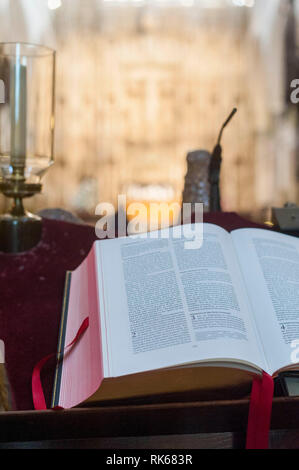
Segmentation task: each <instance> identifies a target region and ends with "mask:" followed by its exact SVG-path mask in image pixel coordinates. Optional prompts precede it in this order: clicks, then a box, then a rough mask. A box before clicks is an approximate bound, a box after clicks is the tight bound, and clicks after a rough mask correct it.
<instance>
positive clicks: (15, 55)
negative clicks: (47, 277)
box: [0, 43, 55, 253]
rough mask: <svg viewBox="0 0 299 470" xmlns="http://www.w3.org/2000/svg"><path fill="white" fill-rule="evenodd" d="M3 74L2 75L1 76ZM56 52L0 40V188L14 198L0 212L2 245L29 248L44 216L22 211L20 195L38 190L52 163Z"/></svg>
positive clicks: (5, 248) (12, 248)
mask: <svg viewBox="0 0 299 470" xmlns="http://www.w3.org/2000/svg"><path fill="white" fill-rule="evenodd" d="M2 76H3V78H2ZM54 78H55V52H54V51H52V50H51V49H48V48H46V47H43V46H35V45H31V44H21V43H4V44H0V79H2V80H3V82H4V84H5V92H6V100H5V103H4V104H3V105H0V118H1V119H0V169H1V175H0V192H2V193H3V194H4V195H5V196H6V197H8V198H11V199H13V204H12V207H11V210H10V212H9V213H7V214H4V215H2V216H1V217H0V251H3V252H6V253H19V252H23V251H27V250H30V249H31V248H33V247H34V246H35V245H36V244H37V243H38V242H39V241H40V239H41V234H42V219H41V218H40V217H38V216H35V215H33V214H31V213H29V212H27V211H25V209H24V206H23V199H25V198H28V197H31V196H33V195H34V194H36V193H38V192H40V191H41V188H42V185H41V183H40V180H41V177H42V176H43V174H44V173H45V171H46V170H47V168H48V167H49V166H50V165H51V164H52V163H53V135H54V84H55V79H54Z"/></svg>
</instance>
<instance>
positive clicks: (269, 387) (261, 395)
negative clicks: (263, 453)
mask: <svg viewBox="0 0 299 470" xmlns="http://www.w3.org/2000/svg"><path fill="white" fill-rule="evenodd" d="M273 393H274V380H273V378H272V377H271V376H270V375H269V374H267V373H266V372H263V376H262V377H261V378H260V377H256V378H255V379H254V380H253V383H252V391H251V398H250V406H249V416H248V426H247V440H246V449H268V447H269V432H270V425H271V412H272V400H273Z"/></svg>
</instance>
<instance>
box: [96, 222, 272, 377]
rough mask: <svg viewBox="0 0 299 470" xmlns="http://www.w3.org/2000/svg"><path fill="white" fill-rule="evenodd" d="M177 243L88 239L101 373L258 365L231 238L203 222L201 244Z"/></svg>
mask: <svg viewBox="0 0 299 470" xmlns="http://www.w3.org/2000/svg"><path fill="white" fill-rule="evenodd" d="M185 241H186V240H184V239H183V238H168V239H167V238H161V237H159V238H157V239H153V238H149V237H148V238H146V239H143V238H140V237H136V236H134V237H128V238H120V239H117V240H105V241H100V242H96V250H97V259H98V262H97V265H98V278H99V298H100V310H101V317H102V322H104V323H105V330H106V333H105V339H104V342H105V348H106V358H107V361H108V364H109V367H108V372H107V374H108V376H119V375H125V374H130V373H137V372H142V371H146V370H152V369H159V368H163V367H172V366H175V365H180V364H185V363H189V362H198V361H212V360H213V361H218V362H219V360H220V361H227V360H228V361H230V360H231V361H244V362H247V363H248V362H249V363H251V364H254V365H256V367H258V368H264V366H265V362H264V357H263V352H262V350H261V348H260V345H259V343H258V340H257V334H256V332H255V329H254V328H255V326H254V323H252V322H251V320H250V318H251V313H250V305H249V301H248V299H247V293H246V290H245V288H244V286H243V285H242V276H241V273H240V270H239V266H238V262H237V259H236V256H235V253H234V249H233V245H232V240H231V236H230V235H229V234H228V233H227V232H226V231H225V230H223V229H222V228H220V227H217V226H215V225H211V224H204V234H203V245H202V247H201V248H198V249H186V248H185V245H184V242H185Z"/></svg>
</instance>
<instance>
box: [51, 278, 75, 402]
mask: <svg viewBox="0 0 299 470" xmlns="http://www.w3.org/2000/svg"><path fill="white" fill-rule="evenodd" d="M71 279H72V273H71V272H70V271H68V272H67V273H66V279H65V286H64V294H63V306H62V314H61V321H60V329H59V338H58V349H57V363H56V369H55V375H54V385H53V394H52V404H51V407H52V408H54V407H55V406H58V404H59V395H60V385H61V375H62V366H63V351H64V348H65V334H66V325H67V317H68V307H69V294H70V287H71Z"/></svg>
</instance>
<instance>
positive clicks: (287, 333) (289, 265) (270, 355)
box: [232, 229, 299, 374]
mask: <svg viewBox="0 0 299 470" xmlns="http://www.w3.org/2000/svg"><path fill="white" fill-rule="evenodd" d="M232 238H233V241H234V245H235V248H236V252H237V254H238V258H239V260H240V265H241V269H242V272H243V275H244V279H245V284H246V286H247V290H248V293H249V298H250V302H251V305H252V310H253V313H254V317H255V321H256V324H257V328H258V331H259V334H260V337H261V341H262V343H263V347H264V352H265V356H266V359H267V362H268V364H269V372H270V373H271V374H273V373H274V372H275V371H277V370H279V369H281V368H283V367H286V366H288V365H290V364H291V362H292V359H291V358H292V353H293V351H294V349H293V347H292V342H293V341H296V340H297V341H298V344H299V313H298V305H299V240H298V239H297V238H295V237H291V236H288V235H283V234H280V233H276V232H271V231H269V230H262V229H240V230H235V231H233V232H232Z"/></svg>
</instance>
